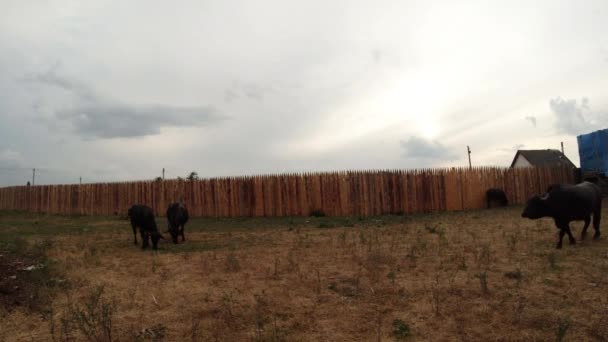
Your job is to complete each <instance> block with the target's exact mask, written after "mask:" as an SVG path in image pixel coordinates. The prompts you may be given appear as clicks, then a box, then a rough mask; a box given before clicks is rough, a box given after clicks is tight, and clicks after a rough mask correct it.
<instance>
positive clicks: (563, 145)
mask: <svg viewBox="0 0 608 342" xmlns="http://www.w3.org/2000/svg"><path fill="white" fill-rule="evenodd" d="M562 154H564V142H563V141H562Z"/></svg>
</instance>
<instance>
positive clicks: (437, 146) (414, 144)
mask: <svg viewBox="0 0 608 342" xmlns="http://www.w3.org/2000/svg"><path fill="white" fill-rule="evenodd" d="M401 148H402V149H403V152H404V156H405V157H406V158H415V159H427V160H455V159H457V156H456V155H455V154H454V153H453V152H451V151H449V150H448V149H447V148H446V147H444V146H443V145H442V144H441V143H440V142H439V141H437V140H426V139H423V138H419V137H416V136H412V137H410V138H409V139H408V140H407V141H403V140H402V141H401Z"/></svg>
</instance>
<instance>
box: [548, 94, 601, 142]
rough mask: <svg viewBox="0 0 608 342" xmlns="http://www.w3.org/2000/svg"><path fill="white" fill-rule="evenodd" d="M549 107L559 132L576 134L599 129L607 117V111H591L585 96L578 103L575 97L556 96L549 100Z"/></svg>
mask: <svg viewBox="0 0 608 342" xmlns="http://www.w3.org/2000/svg"><path fill="white" fill-rule="evenodd" d="M549 107H550V108H551V111H552V112H553V114H554V115H555V119H556V121H555V128H556V129H557V131H558V132H559V133H565V134H571V135H578V134H581V133H585V132H588V131H593V130H596V129H600V128H602V125H603V124H604V125H605V124H606V119H607V117H608V113H595V112H593V111H592V110H591V108H590V107H589V99H587V98H586V97H583V98H582V99H581V101H580V104H579V103H578V101H577V100H575V99H570V100H564V99H562V98H561V97H557V98H554V99H551V100H550V101H549Z"/></svg>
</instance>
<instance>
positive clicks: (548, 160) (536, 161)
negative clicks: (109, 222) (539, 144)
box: [511, 149, 576, 168]
mask: <svg viewBox="0 0 608 342" xmlns="http://www.w3.org/2000/svg"><path fill="white" fill-rule="evenodd" d="M519 155H522V156H523V157H524V158H526V160H528V162H530V164H532V165H533V166H553V165H565V166H569V167H572V168H576V166H575V165H574V164H573V163H572V162H571V161H570V159H568V157H566V156H565V155H564V154H563V153H562V152H561V151H560V150H551V149H546V150H517V153H516V154H515V157H513V162H511V167H513V165H515V161H516V160H517V157H518V156H519Z"/></svg>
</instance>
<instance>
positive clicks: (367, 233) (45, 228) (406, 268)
mask: <svg viewBox="0 0 608 342" xmlns="http://www.w3.org/2000/svg"><path fill="white" fill-rule="evenodd" d="M607 209H608V207H606V206H605V209H604V217H605V218H606V220H607V221H605V222H608V210H607ZM520 213H521V207H510V208H506V209H491V210H481V211H469V212H458V213H444V214H432V215H416V216H390V217H376V218H362V219H360V218H325V217H318V218H317V217H315V218H312V217H311V218H267V219H249V218H243V219H193V220H191V222H189V224H188V225H187V226H186V239H187V240H186V242H185V243H183V244H178V245H173V244H171V243H170V242H169V241H162V242H161V244H160V247H161V248H160V249H159V251H158V252H157V253H155V252H152V251H150V250H147V251H142V250H141V248H140V247H139V246H134V245H133V241H132V240H133V236H132V232H131V227H130V225H129V223H128V221H126V220H125V219H119V218H116V217H110V218H108V217H65V216H47V215H34V214H24V213H14V212H4V213H0V255H2V256H0V266H2V268H1V269H0V278H1V279H0V341H45V340H48V341H66V340H67V341H70V340H73V341H109V340H112V341H248V340H252V341H399V340H407V341H460V340H462V341H552V340H557V341H562V340H563V341H593V340H598V341H603V340H607V339H608V248H607V247H608V243H607V242H606V240H605V238H606V237H608V224H606V223H603V224H602V229H603V234H604V236H603V237H602V239H601V240H600V241H592V240H591V239H588V240H586V241H584V242H579V243H578V244H576V245H574V246H571V245H569V244H568V243H567V239H565V240H566V241H565V242H564V248H563V249H562V250H556V249H554V243H555V239H556V233H557V230H556V229H555V228H554V225H553V222H552V221H551V220H549V219H543V220H537V221H530V220H527V219H522V218H521V217H520ZM157 222H158V224H159V226H160V227H163V228H164V227H165V226H166V223H165V219H164V218H157ZM573 226H574V227H575V228H574V229H573V230H574V232H575V234H576V235H577V237H578V235H579V234H580V229H581V226H582V222H578V223H575V224H574V225H573ZM163 230H164V229H163ZM590 235H591V234H590ZM165 236H166V237H168V234H165ZM39 265H41V266H39ZM27 266H39V267H38V268H34V269H33V270H31V271H24V270H23V268H27Z"/></svg>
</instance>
